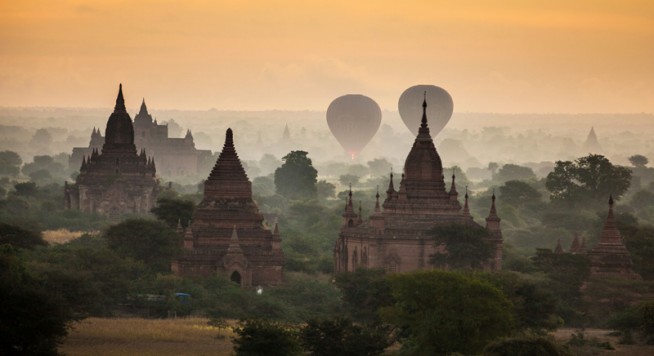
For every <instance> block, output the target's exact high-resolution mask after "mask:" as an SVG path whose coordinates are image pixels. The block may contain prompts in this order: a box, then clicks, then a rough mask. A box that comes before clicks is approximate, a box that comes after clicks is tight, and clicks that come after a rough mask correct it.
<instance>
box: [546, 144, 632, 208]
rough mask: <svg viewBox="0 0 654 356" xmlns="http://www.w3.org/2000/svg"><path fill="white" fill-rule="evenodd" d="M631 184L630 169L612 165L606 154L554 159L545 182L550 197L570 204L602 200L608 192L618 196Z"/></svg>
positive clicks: (616, 197) (615, 197) (617, 197)
mask: <svg viewBox="0 0 654 356" xmlns="http://www.w3.org/2000/svg"><path fill="white" fill-rule="evenodd" d="M630 184H631V171H630V170H629V168H626V167H620V166H616V165H613V164H612V163H611V162H610V161H609V160H608V159H607V158H606V157H604V156H602V155H595V154H591V155H588V156H585V157H581V158H578V159H576V160H575V161H574V162H571V161H557V162H556V166H555V167H554V171H553V172H551V173H550V174H548V175H547V181H546V186H547V189H548V190H549V191H550V192H551V198H552V200H558V201H563V202H566V203H568V204H570V205H579V204H581V203H584V202H588V201H592V202H600V201H605V200H606V199H607V197H608V196H609V195H611V194H612V195H613V198H614V199H616V200H617V199H620V197H622V196H623V195H624V194H625V192H627V189H628V188H629V185H630Z"/></svg>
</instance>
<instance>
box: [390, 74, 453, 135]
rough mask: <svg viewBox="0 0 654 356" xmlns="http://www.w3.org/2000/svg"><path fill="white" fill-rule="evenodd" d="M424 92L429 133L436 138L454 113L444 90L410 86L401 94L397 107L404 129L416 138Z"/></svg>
mask: <svg viewBox="0 0 654 356" xmlns="http://www.w3.org/2000/svg"><path fill="white" fill-rule="evenodd" d="M425 92H427V120H428V123H429V131H430V132H431V135H432V136H436V135H437V134H438V133H439V132H441V130H443V128H444V127H445V125H447V122H448V121H450V118H451V117H452V112H453V111H454V102H453V101H452V97H451V96H450V94H449V93H448V92H447V91H445V89H443V88H441V87H437V86H435V85H415V86H412V87H411V88H409V89H407V90H405V91H404V93H402V95H401V96H400V100H399V101H398V103H397V107H398V109H399V111H400V116H401V117H402V121H404V124H405V125H406V127H408V128H409V130H410V131H411V132H412V133H413V134H414V135H416V136H417V135H418V128H419V127H420V120H421V119H422V101H423V99H424V95H425Z"/></svg>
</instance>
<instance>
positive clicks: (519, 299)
mask: <svg viewBox="0 0 654 356" xmlns="http://www.w3.org/2000/svg"><path fill="white" fill-rule="evenodd" d="M478 276H479V277H480V278H483V279H485V280H487V281H489V282H490V283H492V284H493V285H494V286H496V287H497V288H499V289H500V290H501V291H502V292H503V293H504V295H505V296H506V297H507V298H508V299H509V300H510V301H511V304H512V305H513V317H514V321H515V327H516V329H519V330H534V331H542V330H554V329H556V328H557V327H559V326H561V325H560V324H562V322H563V320H562V319H561V318H560V317H559V316H558V315H557V314H556V311H557V307H558V303H559V300H558V299H557V297H556V295H554V293H553V292H552V291H551V290H550V289H549V288H548V286H547V285H546V284H545V283H544V282H537V281H535V280H534V279H533V278H530V279H527V278H524V277H522V275H520V274H518V273H515V272H494V273H479V274H478Z"/></svg>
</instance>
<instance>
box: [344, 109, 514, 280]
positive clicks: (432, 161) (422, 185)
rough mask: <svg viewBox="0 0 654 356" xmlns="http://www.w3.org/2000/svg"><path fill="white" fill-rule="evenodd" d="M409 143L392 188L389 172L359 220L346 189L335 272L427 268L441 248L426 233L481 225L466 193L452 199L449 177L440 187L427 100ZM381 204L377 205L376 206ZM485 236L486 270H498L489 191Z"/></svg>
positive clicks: (498, 244) (497, 232)
mask: <svg viewBox="0 0 654 356" xmlns="http://www.w3.org/2000/svg"><path fill="white" fill-rule="evenodd" d="M422 106H423V113H422V120H421V124H420V129H419V131H418V136H417V137H416V139H415V141H414V143H413V147H412V148H411V151H410V152H409V155H408V156H407V158H406V161H405V163H404V173H403V174H402V178H401V180H400V185H399V188H398V189H397V190H396V189H395V186H394V182H393V174H392V173H391V176H390V182H389V185H388V190H387V191H386V199H385V200H384V202H383V204H382V205H381V206H380V203H379V193H377V202H376V204H375V208H374V212H373V214H372V215H371V216H370V217H369V219H368V220H366V221H364V220H363V217H362V216H361V207H359V213H358V214H357V213H356V212H355V211H354V208H353V206H352V191H351V190H350V194H349V199H348V201H347V203H346V206H345V212H344V213H343V215H342V216H343V225H342V227H341V231H340V234H339V237H338V239H337V241H336V244H335V246H334V264H335V267H334V268H335V272H336V273H338V272H351V271H354V270H356V269H357V268H383V269H386V270H387V271H389V272H408V271H413V270H420V269H432V268H435V267H436V266H435V265H433V264H432V263H430V257H431V256H433V255H434V254H436V253H440V252H443V251H444V250H445V249H446V248H447V247H446V246H442V245H440V244H437V243H436V241H435V240H434V238H433V237H432V236H430V235H429V231H430V230H432V229H433V228H435V227H438V226H452V225H459V226H462V227H466V226H468V227H481V226H480V225H479V224H477V223H476V222H475V221H474V220H473V218H472V216H471V215H470V211H469V208H468V194H467V192H466V194H465V202H464V206H463V207H462V206H461V204H460V203H459V200H458V192H457V190H456V183H455V176H454V175H452V183H451V186H450V190H449V192H448V191H447V190H446V186H445V180H444V176H443V165H442V162H441V158H440V156H439V155H438V152H436V147H435V146H434V142H433V140H432V138H431V135H430V133H429V127H428V124H427V114H426V109H427V102H426V100H425V101H423V104H422ZM382 208H383V209H382ZM486 229H487V230H488V232H489V234H488V237H486V239H487V240H488V243H490V244H491V246H492V247H493V249H492V250H493V253H492V256H491V258H490V259H489V260H488V261H481V264H482V265H483V266H485V268H487V269H492V270H499V269H500V268H501V262H502V247H503V240H502V231H501V229H500V218H499V217H498V216H497V212H496V209H495V195H494V194H493V198H492V202H491V208H490V213H489V215H488V217H487V218H486Z"/></svg>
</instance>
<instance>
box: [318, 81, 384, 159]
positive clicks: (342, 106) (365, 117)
mask: <svg viewBox="0 0 654 356" xmlns="http://www.w3.org/2000/svg"><path fill="white" fill-rule="evenodd" d="M380 124H381V109H380V108H379V105H377V103H376V102H375V101H374V100H372V99H370V98H369V97H367V96H365V95H360V94H348V95H343V96H340V97H338V98H336V99H334V101H332V102H331V104H329V107H328V108H327V125H329V129H330V130H331V132H332V134H333V135H334V137H336V140H338V142H339V143H340V144H341V146H343V148H344V149H345V151H347V152H348V154H350V156H351V157H352V158H354V157H355V156H356V155H357V154H359V152H361V150H362V149H363V148H364V147H365V146H366V145H367V144H368V142H370V139H371V138H372V137H373V136H374V135H375V133H376V132H377V130H378V129H379V125H380Z"/></svg>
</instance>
